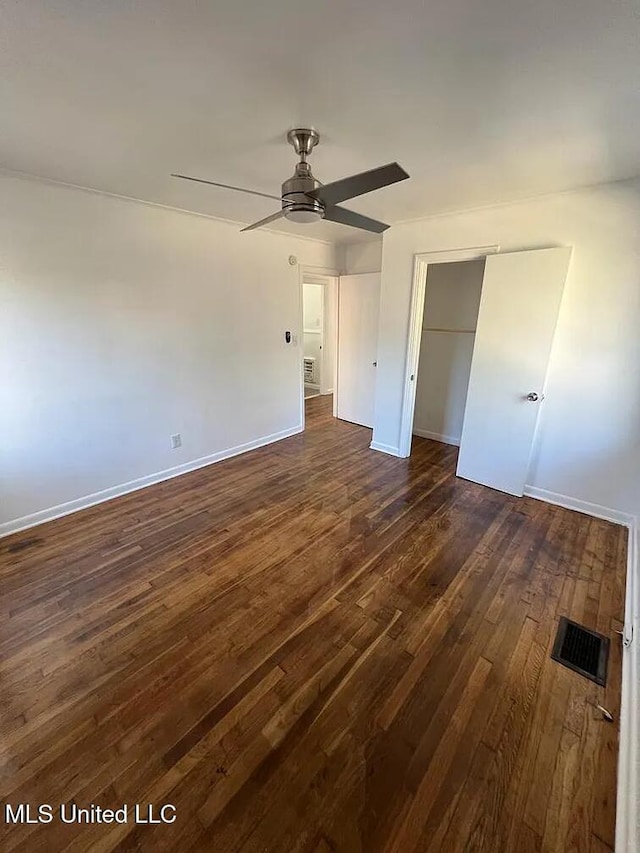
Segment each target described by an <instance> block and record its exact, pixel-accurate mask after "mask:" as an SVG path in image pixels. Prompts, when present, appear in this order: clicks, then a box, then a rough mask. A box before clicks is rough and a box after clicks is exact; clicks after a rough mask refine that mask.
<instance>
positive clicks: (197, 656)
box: [0, 398, 626, 853]
mask: <svg viewBox="0 0 640 853" xmlns="http://www.w3.org/2000/svg"><path fill="white" fill-rule="evenodd" d="M307 411H308V420H307V430H306V432H305V433H304V434H303V435H300V436H295V437H293V438H290V439H287V440H286V441H282V442H280V443H278V444H274V445H271V446H269V447H266V448H263V449H261V450H256V451H254V452H252V453H250V454H247V455H244V456H242V457H237V458H235V459H231V460H228V461H226V462H221V463H219V464H217V465H213V466H211V467H208V468H204V469H201V470H199V471H196V472H193V473H191V474H187V475H185V476H182V477H180V478H178V479H175V480H170V481H167V482H165V483H162V484H159V485H157V486H153V487H151V488H148V489H145V490H143V491H140V492H137V493H134V494H131V495H128V496H126V497H123V498H119V499H117V500H114V501H112V502H110V503H107V504H103V505H101V506H97V507H95V508H92V509H89V510H85V511H84V512H81V513H78V514H76V515H72V516H69V517H67V518H63V519H60V520H58V521H54V522H51V523H49V524H46V525H43V526H41V527H38V528H35V529H33V530H30V531H27V532H25V533H21V534H17V535H15V536H12V537H9V538H7V539H4V540H2V541H0V556H1V561H2V562H1V568H0V582H1V592H2V597H1V608H2V616H1V620H0V652H1V660H0V694H1V695H0V707H1V714H2V743H1V750H2V775H1V789H0V795H1V798H2V805H3V807H4V803H5V802H8V803H10V804H12V805H13V806H15V805H16V804H18V803H27V802H28V803H31V804H34V805H37V804H42V803H49V804H52V805H53V806H54V807H55V808H56V809H57V807H58V805H59V804H60V803H72V802H74V803H76V804H77V805H78V806H79V807H85V808H86V807H88V806H89V805H90V804H91V803H93V804H96V805H99V806H101V807H103V808H119V807H120V806H122V804H124V803H126V804H129V805H130V807H131V808H132V805H133V804H135V803H139V804H143V805H144V808H145V810H146V804H147V803H151V804H153V805H154V806H155V808H156V809H159V808H160V806H161V805H162V804H165V803H170V804H172V805H174V806H175V808H176V820H175V822H173V823H170V824H163V825H143V824H135V823H134V822H133V815H132V814H131V813H130V814H129V822H128V823H127V824H122V825H121V824H64V823H61V822H60V820H59V819H58V818H57V817H55V819H54V821H53V822H52V823H50V824H48V825H47V824H20V825H15V826H8V825H2V824H1V823H0V833H1V834H2V838H1V839H0V849H2V850H3V851H10V850H24V851H30V853H31V851H40V850H42V851H61V850H73V851H89V850H90V851H110V850H144V851H154V853H155V851H174V852H175V851H180V853H182V851H188V850H210V851H217V853H227V851H240V850H241V851H283V853H289V851H305V853H312V851H313V852H314V853H321V852H322V853H328V852H329V851H348V853H351V851H362V853H374V851H389V853H391V851H397V853H410V851H420V853H422V851H463V850H464V851H468V850H474V851H475V850H477V851H480V850H481V851H491V853H499V851H516V853H527V851H537V850H546V851H567V850H574V851H581V853H582V852H583V853H587V851H599V853H602V851H607V850H610V849H612V847H613V843H614V819H615V780H616V754H617V742H618V726H617V722H616V723H613V724H611V723H607V722H604V721H603V719H602V716H601V714H600V713H599V712H598V711H597V709H596V708H595V705H596V704H597V703H600V704H602V705H604V706H605V707H607V708H608V709H609V710H611V711H612V712H613V714H614V715H615V716H616V720H617V715H618V711H619V699H620V669H621V664H620V660H621V652H620V644H619V640H618V639H617V638H615V637H614V635H613V631H615V630H616V629H619V628H620V627H621V622H620V620H621V619H622V615H623V590H624V568H625V559H626V555H625V549H626V531H625V530H624V529H623V528H620V527H617V526H615V525H612V524H608V523H606V522H603V521H598V520H595V519H590V518H588V517H586V516H583V515H579V514H577V513H573V512H569V511H567V510H563V509H560V508H558V507H554V506H550V505H547V504H544V503H541V502H538V501H533V500H530V499H520V500H518V499H515V498H511V497H509V496H506V495H503V494H501V493H498V492H494V491H492V490H490V489H486V488H483V487H481V486H477V485H475V484H472V483H468V482H465V481H463V480H458V479H456V477H455V476H454V469H455V458H456V450H455V448H452V447H448V446H446V445H442V444H438V443H436V442H431V441H427V440H424V439H416V441H415V450H414V453H413V455H412V457H411V459H409V460H399V459H394V458H392V457H389V456H384V455H382V454H380V453H375V452H373V451H370V450H369V449H368V444H369V441H370V431H369V430H365V429H362V428H360V427H357V426H354V425H352V424H348V423H344V422H340V421H335V420H333V418H332V417H331V416H330V401H329V399H328V398H315V399H312V400H310V401H308V403H307ZM561 614H566V615H568V616H569V617H571V618H573V619H576V620H578V621H581V622H584V623H586V624H587V625H588V626H590V627H592V628H595V629H597V630H599V631H601V632H603V633H606V634H608V635H611V636H612V651H611V660H610V672H609V682H608V686H607V687H606V688H600V687H597V686H596V685H595V684H593V683H592V682H590V681H587V680H585V679H584V678H582V677H580V676H579V675H577V674H575V673H573V672H571V671H569V670H568V669H565V668H564V667H562V666H560V665H559V664H557V663H555V662H554V661H552V660H550V658H549V653H550V649H551V644H552V641H553V635H554V633H555V629H556V624H557V619H558V616H559V615H561ZM167 816H169V815H168V813H167Z"/></svg>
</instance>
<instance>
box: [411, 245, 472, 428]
mask: <svg viewBox="0 0 640 853" xmlns="http://www.w3.org/2000/svg"><path fill="white" fill-rule="evenodd" d="M483 275H484V260H479V261H463V262H461V263H448V264H430V265H429V266H428V267H427V286H426V293H425V301H424V311H423V316H422V337H421V339H420V357H419V361H418V375H417V377H416V403H415V411H414V418H413V432H414V433H415V434H416V435H422V436H424V437H426V438H435V439H437V440H438V441H446V442H447V443H449V444H460V436H461V435H462V422H463V420H464V409H465V403H466V400H467V388H468V386H469V374H470V372H471V357H472V355H473V343H474V337H475V336H474V334H473V333H472V332H473V331H474V330H475V328H476V323H477V320H478V311H479V308H480V295H481V292H482V277H483ZM445 330H446V331H445Z"/></svg>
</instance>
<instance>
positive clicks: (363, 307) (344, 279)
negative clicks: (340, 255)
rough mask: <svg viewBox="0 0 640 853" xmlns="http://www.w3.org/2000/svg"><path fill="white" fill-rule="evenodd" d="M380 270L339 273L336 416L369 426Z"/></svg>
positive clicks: (376, 344)
mask: <svg viewBox="0 0 640 853" xmlns="http://www.w3.org/2000/svg"><path fill="white" fill-rule="evenodd" d="M379 307H380V273H366V274H364V275H343V276H340V288H339V297H338V388H337V416H338V417H339V418H342V419H343V420H345V421H351V422H352V423H354V424H361V425H362V426H366V427H373V407H374V398H375V387H376V360H377V347H378V310H379Z"/></svg>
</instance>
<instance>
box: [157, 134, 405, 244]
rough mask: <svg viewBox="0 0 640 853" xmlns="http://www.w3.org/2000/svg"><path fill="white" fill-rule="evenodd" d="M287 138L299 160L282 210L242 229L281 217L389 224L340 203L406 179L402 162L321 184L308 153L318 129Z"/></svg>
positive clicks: (368, 226) (378, 227)
mask: <svg viewBox="0 0 640 853" xmlns="http://www.w3.org/2000/svg"><path fill="white" fill-rule="evenodd" d="M287 141H288V142H289V144H290V145H292V146H293V148H294V150H295V152H296V154H297V155H298V156H299V158H300V160H299V162H298V163H297V164H296V167H295V171H294V173H293V175H292V176H291V177H290V178H288V179H287V180H286V181H285V182H284V183H283V184H282V193H281V196H280V202H281V205H282V207H281V210H279V211H277V212H276V213H272V214H271V216H267V217H265V218H264V219H261V220H260V221H259V222H254V223H253V224H252V225H248V226H247V227H246V228H243V229H242V230H243V231H253V230H254V229H256V228H260V226H262V225H267V224H268V223H269V222H274V221H275V220H276V219H281V218H282V217H285V218H286V219H289V220H291V222H299V223H305V224H306V223H310V222H317V221H318V220H320V219H326V220H328V221H329V222H339V223H341V224H342V225H350V226H351V227H353V228H361V229H363V230H364V231H371V232H373V233H375V234H380V233H381V232H382V231H386V230H387V228H388V227H389V226H388V225H386V224H385V223H384V222H378V221H377V220H376V219H370V218H369V217H368V216H363V215H362V214H360V213H356V212H355V211H353V210H348V209H347V208H346V207H340V205H339V202H341V201H346V200H348V199H350V198H355V197H356V196H359V195H364V194H365V193H369V192H373V190H377V189H381V188H382V187H386V186H389V185H390V184H395V183H397V182H398V181H404V180H406V179H407V178H408V177H409V175H408V174H407V173H406V172H405V170H404V169H403V168H402V167H401V166H399V165H398V164H397V163H388V164H387V165H386V166H380V167H379V168H377V169H371V170H369V171H368V172H360V174H358V175H351V176H350V177H348V178H342V179H341V180H339V181H334V182H333V183H331V184H321V183H320V181H317V180H316V179H315V178H314V176H313V174H312V172H311V166H310V165H309V163H308V162H307V157H309V155H310V154H311V152H312V151H313V149H314V147H315V146H316V145H317V144H318V143H319V142H320V135H319V133H318V132H317V131H316V130H313V129H312V128H307V127H297V128H294V129H293V130H290V131H289V132H288V133H287ZM171 177H172V178H182V179H183V180H187V181H196V182H197V183H202V184H210V185H211V186H214V187H223V188H224V189H229V190H235V191H237V192H244V193H249V194H251V195H259V196H263V197H267V198H274V199H276V198H277V196H270V195H269V194H267V193H261V192H257V191H255V190H247V189H243V188H242V187H234V186H231V185H230V184H220V183H217V182H216V181H207V180H205V179H203V178H193V177H190V176H188V175H178V174H172V175H171Z"/></svg>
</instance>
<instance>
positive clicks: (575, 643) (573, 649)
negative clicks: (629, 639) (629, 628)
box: [551, 616, 609, 686]
mask: <svg viewBox="0 0 640 853" xmlns="http://www.w3.org/2000/svg"><path fill="white" fill-rule="evenodd" d="M551 657H552V658H553V660H557V661H558V663H561V664H562V665H563V666H567V667H569V669H572V670H573V671H574V672H577V673H579V674H580V675H584V677H585V678H590V679H591V681H595V682H596V684H601V685H603V686H604V685H605V684H606V683H607V661H608V659H609V640H608V639H607V637H603V636H602V634H596V632H595V631H589V630H588V629H587V628H585V627H583V626H582V625H578V624H577V623H576V622H572V621H571V620H570V619H567V617H566V616H562V617H561V619H560V624H559V625H558V633H557V634H556V641H555V643H554V644H553V651H552V652H551Z"/></svg>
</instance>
